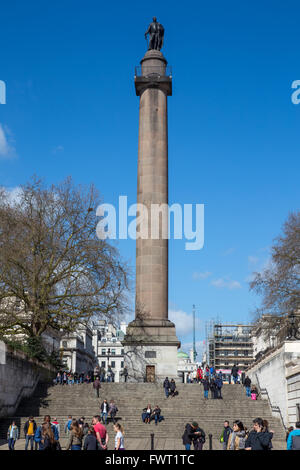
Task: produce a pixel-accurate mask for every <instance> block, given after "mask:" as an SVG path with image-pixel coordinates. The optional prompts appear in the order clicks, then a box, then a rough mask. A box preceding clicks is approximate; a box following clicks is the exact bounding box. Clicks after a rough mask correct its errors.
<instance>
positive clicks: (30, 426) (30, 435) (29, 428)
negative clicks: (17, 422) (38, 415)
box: [24, 416, 37, 450]
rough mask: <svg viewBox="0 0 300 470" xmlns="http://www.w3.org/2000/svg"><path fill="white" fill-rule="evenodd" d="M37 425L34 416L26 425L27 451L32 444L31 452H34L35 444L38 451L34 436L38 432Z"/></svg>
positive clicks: (30, 417)
mask: <svg viewBox="0 0 300 470" xmlns="http://www.w3.org/2000/svg"><path fill="white" fill-rule="evenodd" d="M36 428H37V425H36V422H35V421H34V418H33V416H29V419H28V421H26V423H25V424H24V435H25V450H28V445H29V442H30V450H33V444H35V449H36V443H35V442H34V434H35V431H36Z"/></svg>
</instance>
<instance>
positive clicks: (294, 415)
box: [287, 363, 300, 427]
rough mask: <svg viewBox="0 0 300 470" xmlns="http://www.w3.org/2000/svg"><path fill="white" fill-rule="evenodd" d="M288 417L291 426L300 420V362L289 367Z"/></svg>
mask: <svg viewBox="0 0 300 470" xmlns="http://www.w3.org/2000/svg"><path fill="white" fill-rule="evenodd" d="M287 389H288V417H289V423H290V426H294V427H295V423H296V422H297V421H300V364H299V363H298V364H291V365H290V366H289V367H288V368H287Z"/></svg>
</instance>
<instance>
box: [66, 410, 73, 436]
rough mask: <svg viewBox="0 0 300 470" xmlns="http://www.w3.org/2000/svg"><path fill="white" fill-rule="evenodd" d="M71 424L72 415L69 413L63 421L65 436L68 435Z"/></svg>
mask: <svg viewBox="0 0 300 470" xmlns="http://www.w3.org/2000/svg"><path fill="white" fill-rule="evenodd" d="M71 424H72V416H71V415H70V416H69V417H68V420H67V422H66V423H65V434H67V437H69V435H70V430H71Z"/></svg>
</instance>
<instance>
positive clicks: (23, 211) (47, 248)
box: [0, 178, 128, 336]
mask: <svg viewBox="0 0 300 470" xmlns="http://www.w3.org/2000/svg"><path fill="white" fill-rule="evenodd" d="M99 204H100V198H99V195H98V193H97V191H96V190H95V188H94V186H93V185H91V186H90V187H88V188H87V187H82V186H75V185H74V184H73V182H72V180H71V178H68V179H67V180H65V181H64V182H63V183H61V184H58V185H52V186H51V187H50V188H46V187H45V186H44V185H43V183H42V182H41V181H39V180H37V179H36V178H34V179H33V181H32V182H30V183H28V184H26V185H25V186H23V187H21V191H20V193H19V195H18V197H17V198H16V199H14V200H11V199H10V198H9V195H8V194H7V192H5V191H3V190H2V191H0V333H2V334H5V333H7V332H12V331H13V332H15V333H26V334H27V335H29V336H41V334H42V333H43V332H44V331H45V330H46V329H47V328H48V327H52V328H54V329H63V330H64V331H66V332H67V331H73V330H74V329H75V328H76V326H77V325H78V324H79V323H86V322H88V321H89V320H90V319H91V318H93V319H97V318H108V319H114V318H116V317H117V315H120V314H122V313H123V312H125V310H126V305H127V304H126V291H127V289H128V270H127V267H126V265H125V263H124V262H123V261H122V260H121V258H120V255H119V252H118V250H117V249H116V248H115V247H113V246H112V245H111V244H109V243H108V242H107V241H106V240H100V239H98V238H97V235H96V225H97V222H98V221H97V218H96V208H97V206H98V205H99Z"/></svg>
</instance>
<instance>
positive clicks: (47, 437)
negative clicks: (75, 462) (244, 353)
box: [7, 366, 300, 451]
mask: <svg viewBox="0 0 300 470" xmlns="http://www.w3.org/2000/svg"><path fill="white" fill-rule="evenodd" d="M234 367H235V366H234ZM234 367H233V369H232V371H231V373H232V375H233V377H234V378H235V380H234V383H235V384H236V383H240V382H239V380H238V379H239V378H238V375H235V374H236V373H237V371H236V370H235V369H234ZM96 372H98V371H96ZM96 372H95V371H89V372H87V374H76V373H74V374H70V373H67V372H58V374H57V376H56V379H55V382H56V384H61V385H64V384H74V383H84V382H86V383H92V384H93V389H94V392H95V396H96V397H99V390H100V388H101V382H103V381H104V380H101V376H100V375H96ZM99 372H100V371H99ZM102 378H103V377H102ZM126 379H127V377H126ZM192 380H193V381H195V382H196V383H199V384H202V385H203V389H204V398H205V399H208V392H209V390H210V391H211V398H213V399H219V398H221V399H222V394H221V389H222V386H223V376H222V372H221V371H219V372H217V371H216V370H215V369H214V368H210V367H206V368H205V369H204V370H203V371H202V369H201V368H200V367H199V368H198V369H197V371H196V374H195V377H193V379H192ZM125 381H126V380H125ZM242 382H243V386H244V387H245V390H246V396H247V397H251V399H252V400H256V399H257V396H258V393H259V392H258V390H257V388H256V386H255V385H253V384H252V383H251V380H250V378H249V377H248V376H246V377H243V381H242ZM163 389H164V392H165V396H166V398H169V397H175V396H176V395H178V391H177V390H176V383H175V380H174V379H171V380H169V378H168V377H166V378H165V380H164V382H163ZM117 412H118V408H117V405H116V403H115V401H114V400H110V402H108V401H107V399H104V400H103V401H102V403H101V405H100V414H99V415H95V416H94V417H93V419H92V422H91V423H87V422H86V421H85V418H84V417H81V418H80V419H75V418H73V417H72V416H69V417H68V420H67V421H66V423H65V425H64V437H66V438H67V444H66V450H107V448H108V447H107V445H108V432H107V429H106V425H107V422H108V417H110V418H111V420H112V422H113V425H114V431H115V446H114V448H115V450H125V444H124V429H123V427H122V425H121V424H120V423H118V422H117V421H116V414H117ZM162 420H164V417H163V416H162V414H161V408H160V407H159V406H158V405H156V406H155V407H154V408H153V409H152V407H151V404H148V405H147V406H146V407H145V408H144V409H143V412H142V421H143V422H144V423H146V424H150V422H151V421H154V422H155V425H158V423H159V422H161V421H162ZM24 435H25V450H28V448H29V446H30V449H31V450H37V449H38V450H48V451H50V450H51V451H53V450H61V446H60V438H61V437H62V435H61V427H60V423H59V422H58V421H57V419H56V418H54V419H53V420H51V418H50V416H49V415H46V416H45V417H44V421H43V423H42V424H41V425H40V426H37V423H36V422H35V420H34V418H33V416H30V417H29V419H28V420H27V421H26V423H25V425H24ZM19 438H20V432H19V428H18V426H17V424H16V422H15V421H13V422H12V423H11V425H10V426H9V428H8V431H7V441H8V447H9V450H14V448H15V443H16V441H17V440H18V439H19ZM272 438H273V431H272V430H269V425H268V422H267V421H266V420H264V419H262V418H256V419H254V420H253V429H252V430H250V431H249V430H248V429H247V428H246V427H245V426H244V424H243V423H242V421H240V420H236V421H234V423H233V424H232V428H231V427H230V423H229V421H227V420H226V421H225V422H224V428H223V430H222V432H221V435H220V444H221V447H222V449H223V450H271V449H272ZM205 439H206V436H205V432H204V430H203V429H202V428H201V427H200V426H199V424H198V423H197V422H196V421H193V422H192V423H187V424H186V426H185V430H184V434H183V436H182V442H183V445H184V446H185V449H186V450H190V449H191V446H192V445H193V447H194V450H202V448H203V444H204V443H205ZM286 441H287V450H300V422H297V423H296V429H294V428H293V427H290V428H289V429H288V432H287V436H286Z"/></svg>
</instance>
